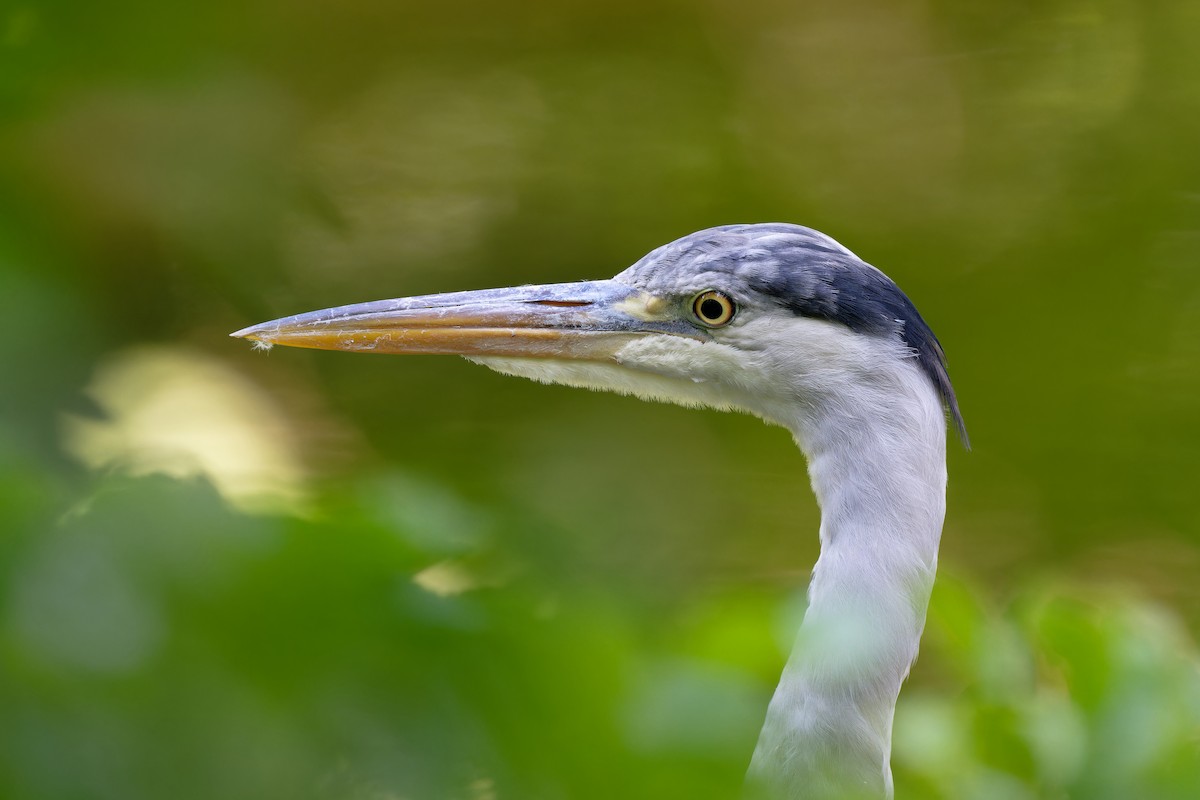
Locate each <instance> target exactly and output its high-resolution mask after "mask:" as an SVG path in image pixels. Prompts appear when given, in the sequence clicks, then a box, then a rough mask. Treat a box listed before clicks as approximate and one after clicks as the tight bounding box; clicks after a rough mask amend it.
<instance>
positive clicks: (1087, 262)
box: [0, 0, 1200, 800]
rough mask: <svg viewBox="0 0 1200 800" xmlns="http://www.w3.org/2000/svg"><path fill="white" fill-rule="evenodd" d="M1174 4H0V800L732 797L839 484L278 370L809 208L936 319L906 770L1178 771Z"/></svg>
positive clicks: (1184, 146)
mask: <svg viewBox="0 0 1200 800" xmlns="http://www.w3.org/2000/svg"><path fill="white" fill-rule="evenodd" d="M1198 87H1200V10H1198V7H1197V6H1196V4H1195V3H1191V2H1188V0H1163V2H1158V3H1135V2H1132V0H1048V2H1043V3H1023V4H1022V3H1012V2H983V3H971V4H952V3H944V2H943V3H925V4H921V3H884V2H881V0H850V2H839V3H832V2H801V3H781V2H775V1H774V0H747V2H742V3H737V4H733V3H723V2H717V1H716V0H705V2H698V3H679V2H672V1H671V0H655V1H654V2H649V3H645V2H643V3H632V2H628V0H616V2H605V3H599V2H594V3H588V2H578V1H577V2H567V3H558V4H551V3H544V2H532V1H530V2H524V3H516V4H511V3H510V4H493V3H484V2H480V0H459V2H454V3H441V4H433V3H405V2H400V3H387V2H380V1H379V0H360V1H359V2H353V3H345V4H340V5H335V4H329V3H322V2H318V1H317V0H299V2H293V3H289V4H281V3H273V2H267V0H242V2H238V3H233V2H224V1H223V0H217V2H212V3H205V4H198V3H184V4H161V3H159V4H154V3H149V2H140V1H139V0H118V1H117V2H112V3H100V4H86V3H78V2H61V1H58V2H56V1H55V0H45V1H44V2H19V1H18V2H15V3H11V4H8V5H6V6H4V7H3V8H0V312H2V313H0V370H2V372H0V375H2V378H0V381H2V385H3V389H2V390H0V709H3V718H4V724H3V725H2V726H0V796H3V797H6V798H9V797H11V798H14V799H19V800H24V799H25V798H30V799H33V798H56V799H57V798H105V797H114V798H116V797H120V798H130V797H178V798H188V797H197V798H201V797H203V798H210V797H222V798H238V797H247V798H250V797H254V798H264V797H276V796H277V797H288V798H296V797H318V798H399V797H405V798H409V797H414V798H425V797H432V798H468V799H469V800H491V798H514V797H515V798H523V797H538V798H555V797H563V798H565V797H571V798H575V797H579V798H587V797H596V798H601V797H603V798H612V797H630V798H637V797H647V798H649V797H673V796H679V797H698V798H699V797H729V796H733V795H735V794H736V793H737V790H738V787H739V785H740V782H741V777H742V772H743V770H744V768H745V765H746V763H747V761H748V758H749V754H750V752H751V750H752V748H753V745H754V739H755V735H756V731H757V727H758V725H759V723H760V721H761V717H762V713H763V709H764V707H765V703H766V700H767V698H768V697H769V695H770V691H771V689H772V687H773V685H774V682H775V680H776V678H777V676H778V673H779V669H780V666H781V664H782V660H783V658H784V656H785V654H786V652H787V650H788V648H789V647H790V643H791V638H792V636H793V634H794V630H795V626H796V623H797V620H798V618H799V609H800V608H801V607H802V602H803V586H804V583H805V578H806V575H807V571H808V569H809V567H810V565H811V563H812V560H813V558H814V557H815V554H816V537H815V535H814V532H815V530H816V527H817V524H818V517H817V511H816V509H815V506H814V504H813V503H812V501H811V500H810V499H809V497H808V493H807V489H806V487H805V486H804V483H805V479H804V470H803V464H802V461H801V459H800V457H799V455H798V454H797V453H796V452H795V449H794V447H793V446H792V445H791V443H790V442H789V441H788V437H787V436H786V435H784V434H783V433H782V432H780V431H778V430H769V429H766V428H764V427H763V426H761V425H760V424H758V423H757V422H756V421H754V420H749V419H744V418H738V417H731V416H722V415H717V414H712V413H700V412H694V411H687V410H684V409H676V408H668V407H651V406H648V405H646V404H640V403H637V402H636V401H632V400H629V399H627V398H619V397H609V396H601V395H590V394H587V393H581V392H574V391H571V390H567V389H560V388H554V387H545V386H536V385H533V384H525V383H521V382H519V381H513V380H509V379H504V378H501V377H500V376H496V375H492V374H490V373H487V372H485V371H483V370H479V369H477V368H472V367H469V366H468V365H465V364H462V363H461V362H458V361H455V360H449V359H446V360H441V359H404V360H401V359H382V358H378V359H376V358H357V357H350V356H346V355H344V354H320V353H317V354H314V353H304V352H296V351H293V352H283V351H276V352H274V353H272V354H271V355H270V356H269V357H266V356H264V355H262V354H254V353H251V352H249V349H248V348H246V347H245V346H244V343H239V342H233V341H230V340H228V339H227V338H226V334H227V333H228V332H229V331H231V330H235V329H237V328H240V327H243V326H244V325H247V324H250V323H252V322H256V321H260V320H263V319H267V318H271V317H275V316H280V315H282V314H285V313H291V312H295V311H301V310H307V309H311V308H317V307H322V306H327V305H333V304H338V303H343V302H353V301H358V300H365V299H373V298H378V297H384V296H398V295H406V294H418V293H422V292H428V291H439V290H451V289H460V288H476V287H484V286H495V285H506V284H513V283H521V282H541V281H566V280H573V279H578V278H589V277H606V276H608V275H611V274H614V273H615V272H617V271H619V270H620V269H621V268H623V267H624V266H626V265H627V264H629V263H631V262H632V261H634V260H635V259H636V258H638V257H639V256H640V255H641V254H642V253H644V252H646V251H648V250H649V249H651V248H652V247H654V246H656V245H658V244H662V243H664V242H666V241H669V240H671V239H673V238H675V237H677V236H680V235H682V234H685V233H687V232H690V231H692V230H695V229H699V228H702V227H705V226H708V225H714V224H720V223H726V222H733V221H763V220H788V221H796V222H801V223H805V224H809V225H813V226H814V227H818V228H820V229H822V230H825V231H827V232H829V233H831V234H833V235H835V236H837V237H838V238H839V239H840V240H842V241H843V242H844V243H846V244H847V245H848V246H850V247H851V248H852V249H854V250H855V251H856V252H858V253H859V254H860V255H862V256H863V257H864V258H866V259H867V260H869V261H871V262H872V263H876V264H878V265H880V266H882V267H883V268H884V269H885V270H886V271H888V273H889V274H891V275H892V276H893V277H895V278H896V279H897V281H898V282H899V283H900V284H901V285H902V286H903V287H905V289H906V290H907V291H908V293H909V294H910V295H911V296H912V297H913V298H914V300H915V301H916V302H917V304H918V306H919V307H920V308H921V309H922V311H923V313H924V314H925V316H926V318H927V319H928V320H929V321H930V322H931V323H932V324H933V326H934V328H935V329H936V330H937V331H938V332H939V335H940V336H941V338H942V340H943V342H944V343H945V345H946V347H947V351H948V352H949V354H950V358H951V367H952V373H953V375H954V377H955V384H956V387H957V389H958V393H959V396H960V398H961V399H962V402H963V406H964V411H965V413H966V416H967V421H968V424H969V426H970V428H971V434H972V440H973V442H974V445H975V449H974V451H973V452H971V453H969V454H967V453H964V452H961V451H960V450H958V449H955V448H953V447H952V452H951V454H950V460H951V465H950V467H951V475H952V480H951V487H950V498H949V503H950V511H949V516H948V520H947V528H946V536H945V541H944V546H943V555H944V558H943V563H944V565H945V566H944V567H943V570H942V576H941V579H940V581H939V584H938V586H937V589H936V590H935V595H934V602H933V605H932V607H931V609H930V616H929V627H928V631H927V635H926V638H925V641H924V644H923V650H922V656H921V659H920V660H919V661H918V663H917V665H916V668H915V669H914V674H913V676H912V678H911V679H910V682H909V685H908V687H907V688H906V690H905V692H904V694H903V696H902V698H901V703H900V707H899V709H898V711H897V719H896V734H895V739H896V744H895V755H894V762H895V771H896V781H897V795H898V796H899V797H902V798H904V797H930V798H989V799H990V798H1068V797H1070V798H1088V799H1089V800H1091V799H1093V798H1099V799H1101V800H1103V799H1104V798H1130V797H1153V798H1192V797H1197V796H1200V674H1198V672H1197V664H1198V663H1200V656H1198V654H1197V652H1196V647H1195V644H1194V633H1195V631H1196V627H1197V624H1198V623H1200V592H1198V590H1197V584H1196V580H1195V575H1196V574H1197V571H1198V570H1200V500H1198V499H1197V494H1196V490H1195V484H1196V479H1197V475H1200V414H1198V413H1197V401H1196V398H1197V397H1198V396H1200V369H1198V365H1200V268H1198V265H1200V156H1198V155H1197V150H1196V146H1195V145H1196V142H1197V141H1200V88H1198Z"/></svg>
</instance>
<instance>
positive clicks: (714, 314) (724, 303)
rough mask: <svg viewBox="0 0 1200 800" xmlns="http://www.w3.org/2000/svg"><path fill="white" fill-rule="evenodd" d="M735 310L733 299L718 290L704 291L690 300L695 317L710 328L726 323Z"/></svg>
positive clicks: (731, 317)
mask: <svg viewBox="0 0 1200 800" xmlns="http://www.w3.org/2000/svg"><path fill="white" fill-rule="evenodd" d="M736 310H737V308H736V307H735V306H734V305H733V301H732V300H730V299H729V298H728V297H726V296H725V295H723V294H721V293H720V292H704V293H703V294H700V295H698V296H697V297H696V299H695V300H693V301H692V313H693V314H695V315H696V319H698V320H700V321H701V322H703V323H704V324H705V325H708V326H709V327H712V328H719V327H721V326H722V325H728V324H729V322H730V320H732V319H733V313H734V311H736Z"/></svg>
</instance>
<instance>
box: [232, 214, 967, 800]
mask: <svg viewBox="0 0 1200 800" xmlns="http://www.w3.org/2000/svg"><path fill="white" fill-rule="evenodd" d="M232 335H233V336H236V337H242V338H245V339H250V340H253V341H254V342H256V344H258V345H259V346H271V345H276V344H279V345H289V346H293V347H309V348H318V349H325V350H348V351H365V352H374V353H433V354H455V355H462V356H466V357H467V358H468V359H470V360H472V361H475V362H477V363H480V364H484V365H485V366H488V367H491V368H492V369H495V370H498V371H500V372H503V373H506V374H509V375H518V376H523V377H527V378H532V379H534V380H538V381H543V382H546V383H561V384H567V385H570V386H580V387H585V388H589V389H600V390H607V391H615V392H621V393H624V394H632V395H636V396H638V397H641V398H645V399H648V400H658V401H665V402H670V403H678V404H682V405H685V406H701V407H709V408H716V409H721V410H740V411H745V412H749V413H751V414H754V415H756V416H758V417H760V418H762V419H763V420H765V421H766V422H768V423H772V424H775V425H780V426H783V427H784V428H787V429H788V430H789V431H791V433H792V436H793V437H794V439H795V441H796V443H797V444H798V445H799V447H800V448H801V449H802V450H803V452H804V454H805V456H806V458H807V460H808V471H809V477H810V479H811V483H812V488H813V491H814V493H815V494H816V497H817V501H818V504H819V506H820V509H821V526H820V543H821V550H820V556H819V558H818V559H817V562H816V565H815V566H814V568H813V574H812V579H811V582H810V584H809V587H808V607H807V610H806V611H805V615H804V621H803V623H802V624H801V627H800V631H799V635H798V637H797V644H796V646H795V648H794V650H793V652H792V654H791V656H790V657H789V659H788V661H787V663H786V665H785V667H784V669H783V674H782V677H781V678H780V681H779V685H778V687H777V689H776V691H775V694H774V696H773V697H772V699H771V702H770V704H769V706H768V708H767V711H766V720H765V722H764V725H763V728H762V732H761V734H760V737H759V740H758V744H757V746H756V748H755V750H754V754H753V757H752V758H751V762H750V767H749V771H748V775H747V785H748V787H749V791H750V793H751V794H752V795H754V796H756V797H770V798H825V797H830V798H832V797H837V798H846V797H869V798H881V797H891V796H892V793H893V790H892V777H891V767H890V763H889V762H890V753H891V738H892V719H893V715H894V711H895V707H896V700H897V697H898V695H899V692H900V687H901V684H902V683H903V682H904V680H905V678H906V677H907V675H908V671H909V668H910V667H911V665H912V663H913V661H914V659H915V658H916V655H917V647H918V644H919V641H920V637H921V631H922V629H923V628H924V625H925V614H926V609H927V607H928V602H929V594H930V590H931V588H932V585H933V579H934V572H935V570H936V567H937V553H938V543H939V540H940V539H941V532H942V522H943V517H944V515H945V506H946V501H945V498H946V415H947V413H948V414H949V417H950V419H951V421H952V422H953V424H954V426H955V427H956V429H957V431H958V433H959V435H960V437H961V438H962V441H963V443H964V445H965V444H966V430H965V427H964V425H963V419H962V415H961V414H960V412H959V409H958V403H957V401H956V399H955V396H954V389H953V387H952V386H951V384H950V378H949V375H948V373H947V370H946V359H945V356H944V354H943V352H942V348H941V345H940V344H939V343H938V340H937V338H936V337H935V336H934V334H933V332H932V331H931V330H930V328H929V326H928V325H926V323H925V321H924V320H922V319H921V316H920V314H918V313H917V310H916V308H915V307H914V306H913V304H912V302H911V301H910V300H909V299H908V298H907V297H906V296H905V295H904V293H903V292H901V291H900V289H899V288H898V287H897V286H896V284H895V283H893V282H892V281H891V279H889V278H888V277H887V276H885V275H884V274H883V273H882V272H880V271H879V270H878V269H876V268H875V267H872V266H870V265H869V264H867V263H866V262H864V261H862V260H861V259H859V258H858V257H857V256H855V255H854V254H853V253H852V252H850V251H849V250H848V249H846V248H845V247H843V246H842V245H840V244H838V243H837V242H836V241H834V240H833V239H832V238H830V237H828V236H826V235H824V234H822V233H819V232H817V231H815V230H812V229H810V228H805V227H801V226H798V225H790V224H782V223H772V224H754V225H727V226H722V227H717V228H710V229H707V230H702V231H699V232H697V233H693V234H691V235H689V236H685V237H683V238H682V239H679V240H677V241H674V242H671V243H670V244H667V245H664V246H662V247H659V248H658V249H657V250H654V251H653V252H651V253H649V254H648V255H646V256H645V257H643V258H642V259H641V260H639V261H638V262H637V263H636V264H634V265H633V266H631V267H630V268H629V269H627V270H625V271H624V272H622V273H620V274H619V275H617V276H616V277H614V278H612V279H611V280H600V281H585V282H578V283H560V284H552V285H544V286H518V287H513V288H506V289H491V290H484V291H468V292H454V293H449V294H435V295H428V296H424V297H411V298H402V299H395V300H378V301H374V302H367V303H360V304H356V305H348V306H340V307H337V308H328V309H324V310H321V311H313V312H310V313H306V314H299V315H296V316H291V317H285V318H282V319H278V320H274V321H271V322H264V323H262V324H260V325H254V326H252V327H249V328H245V329H244V330H240V331H238V332H237V333H234V334H232Z"/></svg>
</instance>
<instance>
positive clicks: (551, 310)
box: [231, 281, 697, 361]
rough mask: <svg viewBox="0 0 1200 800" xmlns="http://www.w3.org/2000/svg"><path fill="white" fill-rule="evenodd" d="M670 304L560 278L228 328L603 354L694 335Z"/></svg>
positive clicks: (330, 339) (426, 349)
mask: <svg viewBox="0 0 1200 800" xmlns="http://www.w3.org/2000/svg"><path fill="white" fill-rule="evenodd" d="M665 305H666V304H665V303H664V302H663V301H661V300H659V299H658V298H655V297H653V296H651V295H647V294H645V293H644V292H641V291H639V290H637V289H634V288H632V287H629V286H626V285H625V284H622V283H617V282H616V281H589V282H582V283H559V284H550V285H545V286H518V287H513V288H509V289H487V290H483V291H475V292H453V293H450V294H433V295H425V296H423V297H407V298H401V299H397V300H377V301H374V302H369V303H358V304H355V305H349V306H339V307H337V308H327V309H323V310H321V311H311V312H309V313H307V314H297V315H296V316H292V317H284V318H282V319H277V320H273V321H271V322H263V323H261V324H259V325H253V326H251V327H249V328H244V329H242V330H240V331H237V332H236V333H233V334H231V335H232V336H235V337H240V338H243V339H251V340H253V341H255V342H261V343H263V344H265V345H268V346H269V345H276V344H280V345H287V346H290V347H309V348H315V349H318V350H352V351H364V352H372V353H428V354H443V355H467V356H500V357H524V358H560V359H572V360H588V361H607V360H610V359H611V358H612V357H613V355H614V353H615V352H616V351H617V350H618V349H620V347H621V346H622V345H624V344H626V343H628V342H629V341H630V340H631V339H633V338H636V337H638V336H642V335H645V334H647V333H674V334H681V335H690V336H696V335H697V332H696V330H695V329H693V328H691V327H690V326H687V325H686V324H683V323H677V322H676V323H673V322H672V321H671V320H670V319H669V318H668V315H666V314H665V313H664V310H665Z"/></svg>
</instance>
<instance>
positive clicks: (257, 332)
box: [229, 325, 266, 341]
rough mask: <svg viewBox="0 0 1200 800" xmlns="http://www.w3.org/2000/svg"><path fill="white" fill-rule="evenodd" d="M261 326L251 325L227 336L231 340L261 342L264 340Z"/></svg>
mask: <svg viewBox="0 0 1200 800" xmlns="http://www.w3.org/2000/svg"><path fill="white" fill-rule="evenodd" d="M265 333H266V331H264V330H263V326H262V325H251V326H250V327H248V328H242V329H241V330H240V331H234V332H233V333H231V334H229V336H230V337H231V338H233V339H250V340H251V341H262V340H263V339H265V338H266V336H265V335H264V334H265Z"/></svg>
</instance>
